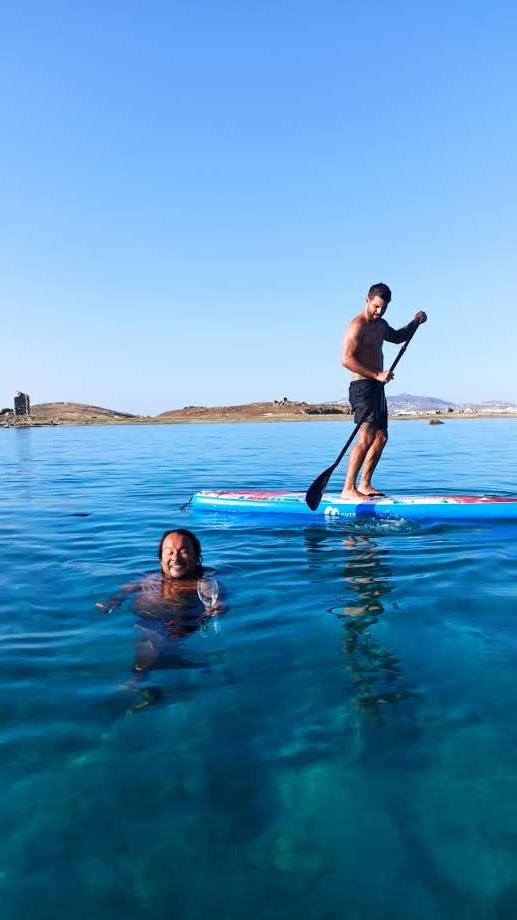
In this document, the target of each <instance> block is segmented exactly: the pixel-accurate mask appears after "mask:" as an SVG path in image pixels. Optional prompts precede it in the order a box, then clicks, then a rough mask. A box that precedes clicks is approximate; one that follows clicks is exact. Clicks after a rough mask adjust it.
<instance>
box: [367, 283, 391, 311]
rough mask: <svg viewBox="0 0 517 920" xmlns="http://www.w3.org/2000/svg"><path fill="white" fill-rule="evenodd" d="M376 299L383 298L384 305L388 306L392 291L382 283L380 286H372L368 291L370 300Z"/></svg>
mask: <svg viewBox="0 0 517 920" xmlns="http://www.w3.org/2000/svg"><path fill="white" fill-rule="evenodd" d="M374 297H382V299H383V301H384V303H385V304H386V306H388V304H389V302H390V300H391V291H390V289H389V287H388V285H387V284H383V283H382V281H381V282H380V283H379V284H372V286H371V288H370V290H369V291H368V300H373V298H374Z"/></svg>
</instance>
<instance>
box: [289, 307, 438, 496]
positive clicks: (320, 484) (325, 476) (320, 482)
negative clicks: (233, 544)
mask: <svg viewBox="0 0 517 920" xmlns="http://www.w3.org/2000/svg"><path fill="white" fill-rule="evenodd" d="M419 325H420V324H419ZM417 329H418V326H415V328H414V330H413V332H412V333H411V335H410V336H409V338H408V339H406V341H405V342H404V344H403V346H402V348H401V349H400V351H399V353H398V355H397V357H396V358H395V360H394V362H393V364H392V365H391V367H390V370H389V373H390V374H392V373H393V371H394V370H395V368H396V366H397V364H398V363H399V361H400V359H401V357H402V355H403V354H404V352H405V350H406V348H407V347H408V345H409V343H410V341H411V339H412V338H413V336H414V334H415V332H416V331H417ZM369 413H370V410H369V409H368V410H367V411H366V412H365V414H364V416H363V418H362V419H361V421H360V422H358V424H357V425H356V426H355V428H354V430H353V432H352V434H351V435H350V437H349V439H348V441H347V442H346V444H345V446H344V447H343V450H342V451H341V452H340V453H339V455H338V456H337V457H336V459H335V460H334V463H333V464H332V466H329V468H328V470H324V472H323V473H320V475H319V476H317V477H316V479H315V480H314V482H313V483H312V485H311V486H309V488H308V489H307V492H306V493H305V501H306V502H307V504H308V506H309V508H310V509H311V511H316V508H317V507H318V505H319V503H320V501H321V497H322V495H323V493H324V491H325V489H326V488H327V484H328V481H329V479H330V477H331V476H332V473H333V472H334V470H335V469H336V468H337V467H338V466H339V464H340V463H341V461H342V459H343V457H344V456H345V454H346V452H347V450H348V448H349V447H350V445H351V443H352V441H353V440H354V438H355V436H356V434H357V432H358V431H359V429H360V427H361V425H362V424H363V422H364V421H365V419H366V417H367V416H368V415H369Z"/></svg>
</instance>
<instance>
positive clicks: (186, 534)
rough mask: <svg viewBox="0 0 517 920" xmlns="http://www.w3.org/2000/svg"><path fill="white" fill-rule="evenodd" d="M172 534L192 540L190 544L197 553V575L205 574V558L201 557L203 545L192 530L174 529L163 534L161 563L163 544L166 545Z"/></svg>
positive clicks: (159, 557)
mask: <svg viewBox="0 0 517 920" xmlns="http://www.w3.org/2000/svg"><path fill="white" fill-rule="evenodd" d="M171 533H179V535H180V537H186V538H187V540H190V542H191V544H192V548H193V550H194V553H195V556H196V568H197V573H198V575H199V574H201V573H202V572H203V565H202V563H203V556H202V555H201V543H200V542H199V540H198V538H197V537H196V535H195V533H192V531H191V530H187V528H186V527H174V529H173V530H166V531H165V533H164V534H162V538H161V540H160V545H159V547H158V559H159V560H160V562H161V559H162V549H163V544H164V542H165V540H166V539H167V537H170V535H171Z"/></svg>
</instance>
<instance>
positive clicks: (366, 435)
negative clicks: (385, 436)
mask: <svg viewBox="0 0 517 920" xmlns="http://www.w3.org/2000/svg"><path fill="white" fill-rule="evenodd" d="M374 441H375V429H374V428H372V427H371V425H368V423H367V422H365V423H364V424H363V425H361V427H360V429H359V434H358V436H357V441H356V443H355V445H354V446H353V448H352V450H351V451H350V457H349V459H348V469H347V471H346V476H345V484H344V486H343V491H342V493H341V498H355V499H356V501H364V499H365V495H364V494H363V493H362V492H359V490H358V489H357V488H356V485H355V481H356V479H357V476H358V474H359V470H360V469H361V467H362V465H363V463H364V461H365V459H366V456H367V454H368V452H369V450H370V449H371V448H372V446H373V443H374Z"/></svg>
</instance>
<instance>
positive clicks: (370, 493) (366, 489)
mask: <svg viewBox="0 0 517 920" xmlns="http://www.w3.org/2000/svg"><path fill="white" fill-rule="evenodd" d="M359 491H360V492H362V494H363V495H366V496H367V497H368V498H386V494H385V493H384V492H379V490H378V489H376V488H375V486H370V485H366V484H363V483H362V482H360V483H359Z"/></svg>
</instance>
